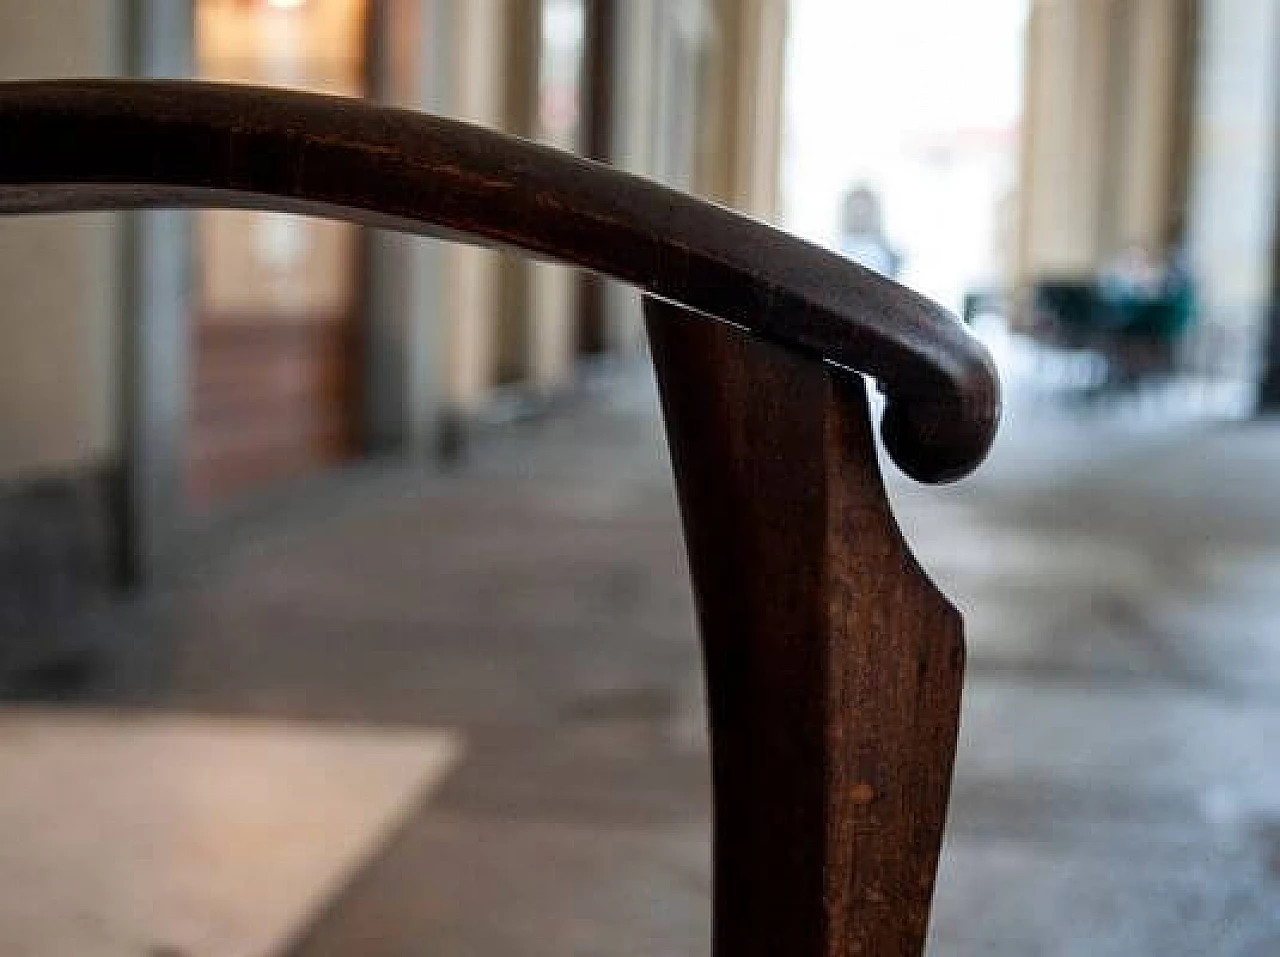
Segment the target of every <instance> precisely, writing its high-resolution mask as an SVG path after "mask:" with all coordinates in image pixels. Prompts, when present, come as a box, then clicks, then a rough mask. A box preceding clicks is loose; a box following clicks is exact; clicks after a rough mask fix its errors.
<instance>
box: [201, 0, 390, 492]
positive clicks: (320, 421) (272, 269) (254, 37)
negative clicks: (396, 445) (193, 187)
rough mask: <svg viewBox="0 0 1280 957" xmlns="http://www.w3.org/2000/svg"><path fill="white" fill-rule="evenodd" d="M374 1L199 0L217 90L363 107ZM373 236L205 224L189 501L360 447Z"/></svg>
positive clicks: (221, 220) (304, 468)
mask: <svg viewBox="0 0 1280 957" xmlns="http://www.w3.org/2000/svg"><path fill="white" fill-rule="evenodd" d="M366 33H367V10H366V0H198V2H197V4H196V60H197V68H198V71H199V73H200V75H201V76H202V77H203V78H205V79H215V80H224V81H230V82H247V83H262V84H270V85H273V86H289V87H295V88H303V89H310V90H318V91H322V92H327V93H339V94H345V95H357V96H358V95H361V94H362V93H364V90H365V77H366V75H367V72H368V71H367V69H366V62H365V56H366V48H367V45H366ZM362 239H363V237H362V235H361V232H360V230H359V229H358V228H357V227H354V226H351V225H348V224H346V223H336V222H331V221H326V220H318V219H311V218H308V217H302V216H291V215H285V214H280V213H258V212H246V211H238V210H212V211H206V212H201V213H200V214H199V215H198V218H197V225H196V272H197V289H196V295H195V303H196V306H195V315H194V317H193V318H194V329H193V335H192V346H193V349H192V356H193V365H194V375H193V383H194V388H193V395H192V397H191V422H190V426H191V427H190V429H189V430H188V436H189V440H188V441H189V444H188V450H187V469H186V478H187V490H188V495H189V498H190V500H191V502H192V504H193V505H195V506H196V507H201V506H209V505H212V504H216V503H218V502H220V501H224V500H226V499H227V498H229V497H231V496H234V495H237V494H241V493H244V492H247V491H250V490H253V489H255V488H261V487H263V486H265V485H268V484H270V483H273V482H277V481H279V480H281V479H285V478H296V477H299V476H302V475H305V474H307V473H310V472H314V471H317V470H320V469H323V468H326V467H331V466H333V465H336V464H338V463H341V462H344V461H346V460H348V459H351V458H352V457H354V456H355V455H357V454H358V451H359V448H360V434H359V433H360V428H359V425H360V405H361V403H360V397H361V395H362V382H361V375H360V371H361V359H360V342H361V330H360V326H359V322H358V317H359V313H360V303H361V298H362V294H361V293H362V290H361V279H362V269H361V262H362V258H363V256H362V251H361V250H362Z"/></svg>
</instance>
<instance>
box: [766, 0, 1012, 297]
mask: <svg viewBox="0 0 1280 957" xmlns="http://www.w3.org/2000/svg"><path fill="white" fill-rule="evenodd" d="M1028 8H1029V3H1028V0H989V2H985V3H955V2H954V0H901V2H898V3H882V2H879V0H792V3H791V8H790V10H791V20H790V29H789V36H788V41H787V47H788V48H787V63H786V99H785V121H784V129H785V133H784V138H783V178H782V179H783V182H782V199H783V224H784V225H785V226H786V227H787V228H788V229H790V230H792V231H794V232H796V233H799V234H800V235H802V236H805V237H806V238H808V239H812V240H814V241H816V242H820V243H823V244H826V245H829V246H832V247H836V248H841V249H843V250H844V251H846V252H847V253H849V254H850V255H855V258H856V254H857V250H858V248H859V247H862V246H865V245H866V243H865V242H864V241H860V240H862V239H863V237H860V236H858V235H856V234H857V233H858V232H859V227H863V231H866V230H865V226H866V223H865V222H860V220H863V221H865V220H871V221H872V223H873V225H874V227H875V228H874V230H873V231H874V232H876V233H878V234H879V235H878V236H877V237H876V238H877V239H878V240H879V241H880V243H881V245H882V246H883V247H884V250H883V252H882V254H881V255H880V256H879V257H877V258H878V260H879V262H880V263H881V266H882V268H883V269H884V270H885V271H889V272H892V273H893V274H894V275H895V276H896V277H897V278H898V279H900V280H901V281H903V282H905V283H906V284H907V285H909V286H912V287H913V288H915V289H917V290H919V291H921V292H923V293H925V294H926V295H928V296H931V297H932V298H934V299H937V300H938V301H939V302H942V303H943V304H945V305H947V306H949V307H951V308H952V309H954V310H956V311H959V310H960V308H961V305H962V302H963V300H964V297H965V296H966V295H967V294H969V293H971V292H972V291H974V290H975V289H985V288H988V287H992V286H999V285H1002V284H1003V282H1004V280H1005V277H1006V275H1007V273H1008V270H1009V265H1010V256H1011V246H1012V244H1013V227H1014V225H1015V216H1014V212H1015V209H1016V194H1015V189H1016V183H1017V175H1018V157H1019V132H1020V121H1021V112H1022V93H1023V55H1024V31H1025V24H1026V18H1027V11H1028ZM868 207H869V208H870V212H869V213H868V214H867V215H862V216H859V215H858V214H857V212H858V211H859V210H864V209H867V208H868ZM851 233H854V234H855V235H853V236H851V235H850V234H851Z"/></svg>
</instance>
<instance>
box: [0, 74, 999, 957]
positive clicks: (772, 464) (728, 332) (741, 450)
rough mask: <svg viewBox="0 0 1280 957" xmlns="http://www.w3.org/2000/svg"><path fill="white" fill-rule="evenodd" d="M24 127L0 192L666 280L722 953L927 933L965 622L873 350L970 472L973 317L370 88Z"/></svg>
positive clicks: (119, 101)
mask: <svg viewBox="0 0 1280 957" xmlns="http://www.w3.org/2000/svg"><path fill="white" fill-rule="evenodd" d="M0 143H3V144H4V149H3V150H0V213H2V212H24V211H26V212H34V211H42V210H43V211H50V210H64V209H86V208H114V207H125V206H163V205H175V204H182V205H219V206H252V207H259V208H269V209H286V210H293V211H300V212H313V213H320V214H327V215H333V216H338V217H341V218H343V219H348V220H352V221H356V222H362V223H367V224H372V225H381V226H391V227H394V228H398V229H406V230H410V231H414V232H424V233H425V232H438V231H439V230H440V229H441V228H443V229H446V230H453V231H456V232H458V233H461V234H464V235H465V236H467V237H471V238H476V237H478V238H480V239H483V240H487V241H493V242H498V243H506V244H509V245H512V246H518V247H521V248H523V249H526V250H529V251H531V252H534V253H538V254H543V255H547V256H552V257H555V258H558V259H562V260H565V261H568V262H572V263H576V264H578V265H582V266H586V267H588V268H591V269H594V270H597V271H599V272H603V273H607V274H610V275H613V276H615V277H618V278H621V279H624V280H627V281H630V282H632V283H634V284H636V285H638V286H640V287H641V288H643V289H645V290H648V291H649V292H650V293H654V294H656V295H655V296H649V297H646V317H647V325H648V328H649V334H650V339H651V342H652V346H653V355H654V362H655V367H656V370H657V373H658V379H659V383H660V386H661V392H662V400H663V409H664V414H665V417H666V421H667V427H668V436H669V440H670V445H671V451H672V459H673V462H674V466H675V472H676V480H677V487H678V490H679V496H680V503H681V512H682V515H683V519H684V526H685V535H686V540H687V544H688V550H689V556H690V564H691V567H692V571H693V578H694V590H695V594H696V596H697V601H698V613H699V618H700V625H701V634H702V641H703V647H704V657H705V662H706V673H707V687H708V703H709V711H710V724H711V737H712V762H713V781H714V786H715V798H714V799H715V904H714V907H715V941H714V949H715V953H716V955H717V957H766V955H768V957H782V955H785V957H854V955H862V957H908V955H918V954H919V953H920V951H921V949H922V947H923V944H924V939H925V934H926V930H927V924H928V913H929V903H930V898H931V895H932V889H933V882H934V875H935V871H936V867H937V859H938V851H939V846H940V843H941V839H942V832H943V826H944V821H945V814H946V804H947V795H948V790H949V787H950V778H951V768H952V762H953V755H954V749H955V740H956V728H957V721H958V713H959V701H960V684H961V677H962V668H963V657H964V653H963V642H962V638H961V627H960V621H959V617H958V615H957V614H956V613H955V611H954V610H953V609H952V608H951V606H950V605H949V604H948V603H947V602H946V600H945V599H943V598H942V596H941V595H939V594H938V592H937V591H936V589H934V587H933V586H932V584H931V583H930V582H929V581H928V579H927V578H926V576H925V575H924V574H923V573H922V572H921V571H920V569H919V568H918V567H917V565H916V563H915V561H914V559H913V558H912V556H911V554H910V552H909V550H908V549H907V547H906V545H905V544H904V542H903V540H902V537H901V535H900V534H899V532H898V529H897V527H896V525H895V523H894V520H893V516H892V514H891V511H890V508H889V504H888V502H887V499H886V497H885V493H884V489H883V486H882V483H881V479H880V475H879V472H878V467H877V464H876V455H875V447H874V441H873V438H872V435H871V431H870V423H869V413H868V406H867V401H866V394H865V389H864V385H863V382H862V380H861V378H860V377H859V376H857V375H852V374H850V370H860V371H865V372H867V373H870V374H871V375H873V376H874V377H875V378H877V379H878V380H879V381H880V383H881V386H882V387H883V388H884V389H885V390H886V391H887V393H888V398H889V403H888V408H887V411H886V414H885V419H884V422H883V424H882V428H883V431H884V434H885V438H886V441H887V443H888V445H889V448H890V451H891V452H892V453H893V454H894V456H895V457H896V459H897V461H898V463H899V464H900V465H901V466H902V467H903V468H904V469H906V471H908V472H909V473H911V474H912V475H915V476H917V477H919V478H923V479H927V480H934V481H938V480H945V479H949V478H954V477H956V476H958V475H960V474H962V473H963V472H965V471H966V470H968V469H970V468H972V467H973V466H974V465H976V464H977V462H978V461H979V460H980V459H981V458H982V456H983V455H984V454H985V452H986V450H987V448H988V446H989V445H990V442H991V439H992V434H993V431H994V428H995V425H996V418H997V415H998V388H997V385H996V380H995V376H994V373H993V371H992V368H991V365H990V362H989V360H988V358H987V356H986V353H985V352H984V351H983V350H982V348H981V347H980V346H979V345H978V344H977V343H976V342H975V341H974V340H972V339H971V338H969V336H968V334H967V333H966V332H965V331H964V329H963V328H962V327H961V326H960V325H959V324H958V323H956V322H955V321H954V320H953V319H951V317H950V316H948V315H947V314H946V313H945V312H943V311H942V310H941V309H939V308H938V307H936V306H934V305H932V304H930V303H928V302H927V301H925V300H923V299H921V298H920V297H918V296H916V295H914V294H913V293H910V292H909V291H907V290H905V289H903V288H902V287H901V286H898V285H896V284H895V283H893V282H891V281H889V280H886V279H882V278H880V277H878V276H875V275H873V274H871V273H868V272H866V271H865V270H863V269H861V268H859V267H857V266H855V265H853V264H852V263H849V262H847V261H845V260H843V259H841V258H840V257H838V256H835V255H833V254H831V253H828V252H825V251H823V250H821V249H818V248H816V247H814V246H810V245H808V244H806V243H803V242H801V241H799V240H797V239H795V238H792V237H788V236H786V235H784V234H782V233H780V232H777V231H776V230H773V229H770V228H769V227H767V226H764V225H762V224H759V223H756V222H753V221H751V220H748V219H746V218H744V217H741V216H738V215H737V214H734V213H732V212H729V211H728V210H724V209H721V208H718V207H715V206H711V205H708V204H706V203H702V202H699V201H697V200H695V199H692V198H690V197H687V196H684V195H682V194H679V193H676V192H673V191H671V190H668V189H665V188H663V187H661V186H658V185H656V184H653V183H649V182H646V181H644V180H640V179H637V178H635V177H630V176H626V175H624V174H621V173H617V172H614V171H611V170H608V169H607V168H605V167H602V166H599V165H596V164H592V163H587V162H584V161H580V160H576V159H574V158H572V157H569V156H566V155H564V154H561V153H557V152H555V151H551V150H547V149H543V148H541V147H537V146H534V145H532V144H529V143H525V142H522V141H518V140H514V139H512V138H509V137H504V136H501V135H499V134H495V133H491V132H487V131H484V130H480V129H477V128H474V127H470V126H466V125H463V124H459V123H454V122H452V121H447V120H440V119H436V118H432V117H426V116H420V115H416V114H411V113H404V112H398V111H393V110H387V109H382V108H376V107H371V106H367V105H362V104H358V103H355V102H353V101H344V100H334V99H331V98H325V97H319V96H314V95H308V94H300V93H283V92H279V91H267V90H262V89H255V88H232V87H221V86H213V85H205V84H191V83H146V84H144V83H137V82H126V81H75V82H62V83H34V84H0ZM677 303H680V304H677ZM709 318H710V319H714V320H720V321H715V322H708V321H705V320H707V319H709Z"/></svg>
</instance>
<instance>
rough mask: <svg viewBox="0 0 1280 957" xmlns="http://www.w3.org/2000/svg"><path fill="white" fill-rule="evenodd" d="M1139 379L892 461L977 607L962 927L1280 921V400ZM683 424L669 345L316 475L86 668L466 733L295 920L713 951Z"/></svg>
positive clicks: (135, 687) (1081, 930)
mask: <svg viewBox="0 0 1280 957" xmlns="http://www.w3.org/2000/svg"><path fill="white" fill-rule="evenodd" d="M1015 398H1016V397H1015ZM1118 411H1119V415H1118V417H1116V418H1106V417H1103V416H1102V415H1101V414H1100V413H1099V412H1097V411H1096V410H1095V411H1084V412H1078V413H1071V414H1067V413H1064V412H1063V411H1062V409H1061V408H1060V407H1059V406H1056V405H1052V404H1050V403H1047V402H1045V401H1043V400H1035V399H1027V400H1025V401H1015V403H1014V407H1013V412H1012V415H1011V420H1010V422H1009V426H1008V428H1007V429H1006V431H1005V435H1004V437H1003V438H1002V440H1001V444H1000V446H999V447H998V448H997V451H996V455H995V457H994V459H993V461H992V463H991V466H990V467H989V468H988V469H986V470H985V471H984V472H983V473H981V474H980V475H979V476H978V477H977V478H975V479H974V480H972V481H970V482H968V483H965V484H962V485H960V486H958V487H956V488H951V489H941V490H939V489H921V488H917V487H913V486H910V485H908V484H907V483H906V482H905V481H901V480H898V479H896V478H895V479H893V482H892V486H893V487H892V494H893V497H894V499H895V503H896V505H897V507H898V511H899V514H900V517H901V519H902V522H903V525H904V527H905V528H906V530H907V533H908V537H909V538H910V539H911V540H912V542H913V544H914V546H915V547H916V550H917V552H918V554H919V556H920V558H921V560H922V562H923V564H924V565H925V566H926V567H927V568H929V569H930V570H931V571H933V572H934V573H935V574H936V575H937V577H938V579H939V581H940V582H941V583H942V584H943V586H944V588H945V589H946V590H947V591H948V593H949V594H951V595H952V596H954V598H955V599H956V601H957V603H958V604H960V605H961V607H962V608H963V609H964V610H965V611H966V613H967V616H968V620H969V634H970V644H971V656H970V661H971V668H970V682H969V692H968V700H967V705H966V709H967V710H966V715H965V728H964V734H963V737H964V740H963V747H962V751H961V755H960V761H959V767H958V772H957V782H956V796H955V802H954V810H953V826H952V828H951V834H950V840H949V843H948V847H947V853H946V856H945V860H944V863H943V873H942V879H941V883H940V886H939V891H938V904H937V909H936V920H935V935H934V936H935V942H934V946H933V951H932V952H933V953H934V954H936V955H939V957H941V955H948V957H969V955H979V954H982V955H991V954H995V955H1009V957H1015V955H1016V957H1025V955H1046V957H1050V955H1052V957H1059V955H1061V957H1066V955H1071V957H1109V955H1117V957H1118V955H1126V957H1134V955H1148V954H1150V955H1157V954H1158V955H1161V957H1170V955H1187V957H1190V955H1203V954H1215V955H1229V957H1269V955H1272V954H1276V953H1280V759H1277V758H1276V756H1275V755H1276V753H1277V749H1276V747H1275V745H1274V742H1275V741H1276V740H1278V739H1280V633H1277V626H1278V625H1280V597H1277V595H1280V592H1277V591H1276V590H1275V589H1274V588H1273V587H1271V585H1270V582H1271V581H1273V580H1274V578H1273V576H1274V575H1276V574H1277V573H1280V564H1278V563H1277V561H1276V559H1277V558H1280V502H1277V501H1276V500H1275V495H1274V491H1275V489H1276V488H1277V487H1280V426H1276V425H1214V424H1211V423H1209V422H1206V421H1204V420H1203V419H1197V418H1195V417H1189V416H1182V415H1169V414H1167V413H1162V412H1161V411H1160V409H1159V408H1158V405H1157V407H1156V408H1155V409H1154V411H1153V410H1152V409H1151V408H1145V409H1139V408H1136V407H1135V408H1133V409H1129V408H1127V407H1124V406H1122V407H1121V408H1120V409H1119V410H1118ZM659 440H660V431H659V426H658V424H657V422H656V420H655V417H654V414H653V404H652V396H651V393H650V391H649V388H648V386H647V384H646V382H645V380H643V379H636V380H635V381H633V382H631V383H630V385H629V387H628V388H624V389H621V390H620V391H615V392H614V393H612V394H611V395H610V396H609V397H602V398H600V400H599V401H597V402H595V403H593V404H592V405H591V406H590V407H588V408H586V409H584V410H582V411H579V412H577V413H575V414H573V415H570V416H568V417H565V418H561V419H557V420H553V421H549V422H547V423H545V424H543V425H540V426H535V427H532V428H529V429H526V430H524V431H521V432H514V433H512V434H510V435H508V436H503V437H498V438H497V439H495V440H494V441H493V442H492V443H490V444H488V445H487V446H486V447H485V448H483V449H481V450H479V451H478V452H477V454H476V456H475V457H474V459H473V460H472V461H471V462H470V463H468V464H467V465H466V466H465V467H464V468H462V469H461V470H459V471H457V472H455V473H454V474H451V475H445V476H434V477H421V478H418V479H410V478H407V477H406V476H405V475H403V474H379V475H371V476H369V477H366V478H365V479H363V480H361V481H360V482H357V483H355V484H352V485H350V486H349V487H348V490H347V491H344V492H342V493H338V494H326V495H321V496H315V497H313V498H312V500H311V501H309V502H308V503H307V505H306V506H305V507H302V508H299V509H298V510H297V511H296V513H295V514H293V515H292V516H289V517H283V518H281V519H279V520H278V521H276V522H274V523H273V524H272V525H271V527H270V529H269V530H266V531H263V532H262V533H261V534H258V535H256V536H252V537H248V538H241V539H240V540H238V541H235V542H233V544H231V545H229V546H227V547H226V548H225V549H223V548H218V549H213V552H214V554H211V555H209V556H207V557H206V559H205V560H203V561H202V562H200V563H199V564H198V566H197V570H196V571H195V572H193V574H192V575H191V576H190V577H189V580H188V581H187V582H186V583H185V584H183V585H182V586H181V587H179V588H176V589H175V590H173V591H172V592H171V593H169V594H166V595H164V596H161V597H157V598H154V599H152V600H150V601H148V602H146V603H144V604H142V605H139V606H137V607H134V608H132V609H128V610H126V611H125V612H122V613H120V614H118V615H116V616H113V617H112V618H111V620H110V621H109V622H107V623H106V625H107V626H106V628H105V629H104V634H105V635H106V638H107V641H106V644H107V646H108V648H109V651H108V653H107V654H106V655H105V656H104V662H103V667H102V668H101V669H100V670H99V671H98V672H97V674H96V675H95V676H94V677H93V678H92V680H91V681H90V683H89V685H88V686H87V687H85V688H83V689H81V690H80V691H78V692H76V693H75V694H74V695H72V697H73V698H74V699H75V700H76V701H77V702H78V703H84V702H86V701H88V702H93V703H97V704H110V705H114V706H129V707H132V708H147V709H155V710H158V711H161V712H172V711H178V712H184V713H187V712H200V713H204V714H211V715H221V716H236V717H237V718H243V717H246V716H248V717H253V718H255V719H258V720H262V721H268V722H274V721H287V722H289V723H290V724H291V726H295V725H297V724H299V723H302V724H309V725H315V726H326V725H333V724H338V725H343V726H350V725H359V726H362V727H365V728H370V729H377V728H394V729H406V728H410V729H412V728H425V729H436V728H449V729H453V730H455V731H456V732H457V733H459V734H460V735H461V736H462V737H463V738H464V739H465V741H466V751H465V754H464V756H463V758H462V759H461V761H460V762H459V764H458V765H457V767H456V769H455V771H454V772H453V773H452V774H450V775H449V777H448V778H447V779H446V780H445V782H444V783H443V785H442V786H441V788H440V789H439V791H438V792H437V793H436V795H435V797H434V799H433V800H431V801H429V802H427V803H425V804H424V805H423V806H421V807H420V808H418V809H417V811H416V812H415V813H414V814H413V815H412V816H411V818H410V819H409V820H408V822H407V823H406V825H405V826H404V827H403V828H402V829H401V830H399V831H398V832H397V833H396V835H395V838H394V839H393V840H390V841H388V842H386V843H385V845H384V846H383V847H382V849H381V851H380V853H379V854H378V855H377V856H376V857H375V858H374V859H373V860H372V861H371V862H370V864H369V865H368V866H367V867H365V868H364V869H362V870H361V871H360V873H359V874H358V875H357V876H356V878H355V879H353V880H351V881H350V882H349V883H348V884H347V885H346V886H345V887H344V888H343V889H342V891H341V892H339V893H337V894H335V895H334V896H333V897H332V898H331V899H330V900H329V901H328V903H327V905H326V906H324V907H323V908H320V909H319V910H318V911H317V913H316V914H315V915H314V919H313V921H312V922H311V924H310V925H309V929H308V930H307V932H306V933H305V934H303V935H302V936H301V937H300V938H298V939H297V940H296V941H295V942H294V944H293V945H292V947H291V948H290V949H289V950H288V953H289V954H291V955H294V957H316V955H330V954H334V955H337V954H361V955H368V957H382V955H411V954H412V955H418V954H431V955H432V957H500V955H501V957H505V955H509V954H529V955H535V957H536V955H544V954H545V955H548V957H550V955H580V957H588V955H597V954H598V955H604V954H610V955H631V954H634V955H641V954H644V955H653V954H664V955H665V954H671V955H674V954H700V953H706V952H707V930H708V927H707V906H708V894H709V871H708V862H707V834H708V811H707V772H706V754H705V746H704V743H703V738H702V734H701V732H700V710H699V709H700V702H699V696H698V691H697V689H698V678H697V667H698V665H697V649H696V644H695V641H694V638H693V626H692V610H691V602H690V597H689V592H688V586H687V584H686V581H685V569H684V561H683V557H682V554H681V546H680V541H679V536H678V531H677V525H676V518H675V506H674V502H673V500H672V492H671V486H670V479H669V477H668V474H667V472H666V464H665V461H664V458H663V454H662V451H661V446H660V441H659ZM224 541H225V540H224ZM2 827H3V824H2V822H0V828H2ZM191 957H205V955H204V954H196V953H194V952H193V953H192V954H191Z"/></svg>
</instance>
